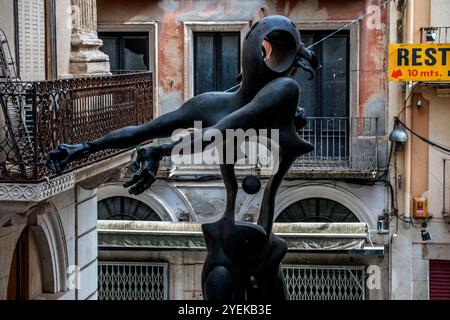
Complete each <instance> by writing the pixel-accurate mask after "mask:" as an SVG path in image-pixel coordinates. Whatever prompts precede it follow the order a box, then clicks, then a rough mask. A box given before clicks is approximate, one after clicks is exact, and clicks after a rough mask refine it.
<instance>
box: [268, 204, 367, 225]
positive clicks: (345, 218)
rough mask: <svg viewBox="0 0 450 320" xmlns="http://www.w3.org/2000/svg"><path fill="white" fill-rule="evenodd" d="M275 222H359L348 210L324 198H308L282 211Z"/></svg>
mask: <svg viewBox="0 0 450 320" xmlns="http://www.w3.org/2000/svg"><path fill="white" fill-rule="evenodd" d="M276 222H278V223H295V222H305V223H307V222H316V223H353V222H360V221H359V219H358V218H357V216H356V215H355V214H354V213H353V212H352V211H351V210H350V209H348V208H347V207H345V206H344V205H342V204H340V203H338V202H336V201H333V200H330V199H326V198H308V199H303V200H300V201H297V202H295V203H293V204H291V205H290V206H289V207H287V208H286V209H284V210H283V211H282V212H281V213H280V215H279V216H278V217H277V219H276Z"/></svg>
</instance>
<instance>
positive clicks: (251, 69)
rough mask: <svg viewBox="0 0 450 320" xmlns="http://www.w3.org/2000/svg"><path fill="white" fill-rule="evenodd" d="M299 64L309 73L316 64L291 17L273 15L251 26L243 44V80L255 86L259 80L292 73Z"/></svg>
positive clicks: (269, 79)
mask: <svg viewBox="0 0 450 320" xmlns="http://www.w3.org/2000/svg"><path fill="white" fill-rule="evenodd" d="M305 62H308V63H309V64H310V65H311V67H312V68H309V66H307V65H306V64H305ZM299 67H300V68H303V69H306V70H308V71H310V72H312V70H315V69H317V68H318V67H319V63H318V60H317V58H316V57H315V55H314V53H313V52H312V51H310V50H308V49H306V48H305V47H304V45H303V43H302V42H301V36H300V32H299V31H298V29H297V27H296V26H295V24H294V23H293V22H292V21H291V20H289V19H288V18H286V17H284V16H279V15H274V16H268V17H265V18H263V19H261V20H259V21H257V22H256V23H255V24H254V25H253V26H252V28H251V30H250V31H249V33H248V34H247V36H246V38H245V41H244V45H243V52H242V71H243V73H242V77H243V81H247V82H249V83H255V85H257V84H260V83H261V81H263V82H264V83H269V82H270V81H272V80H274V79H276V78H279V77H285V76H291V75H293V74H294V73H295V72H296V70H297V68H299Z"/></svg>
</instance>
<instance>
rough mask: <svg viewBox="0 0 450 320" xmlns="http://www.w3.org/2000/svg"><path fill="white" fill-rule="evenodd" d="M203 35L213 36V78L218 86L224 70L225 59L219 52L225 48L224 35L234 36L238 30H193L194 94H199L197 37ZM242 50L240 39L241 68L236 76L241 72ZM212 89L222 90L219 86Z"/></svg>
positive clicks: (239, 59) (239, 63)
mask: <svg viewBox="0 0 450 320" xmlns="http://www.w3.org/2000/svg"><path fill="white" fill-rule="evenodd" d="M199 34H200V35H203V36H211V37H213V50H214V59H213V60H214V61H213V74H214V80H213V82H214V85H215V86H216V87H217V86H219V84H220V75H221V74H222V70H221V63H220V62H221V61H223V60H219V53H220V51H221V49H222V48H223V41H222V40H223V39H222V37H223V36H230V35H233V36H236V32H230V31H227V32H222V31H216V32H204V31H194V32H193V41H194V55H193V59H194V63H193V68H194V70H193V76H194V87H193V90H194V94H197V93H196V91H197V90H196V84H197V79H196V74H195V72H196V71H197V70H196V69H197V59H196V56H195V49H196V46H197V45H198V43H197V41H198V38H196V37H197V36H198V35H199ZM241 52H242V44H241V41H240V40H239V57H238V68H239V70H238V72H237V73H236V75H235V76H236V77H237V76H238V74H239V73H240V71H241V59H242V57H241V54H240V53H241ZM237 84H238V83H236V84H234V85H233V86H235V85H237ZM212 91H220V89H218V88H213V89H212Z"/></svg>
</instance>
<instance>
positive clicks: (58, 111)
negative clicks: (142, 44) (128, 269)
mask: <svg viewBox="0 0 450 320" xmlns="http://www.w3.org/2000/svg"><path fill="white" fill-rule="evenodd" d="M0 8H1V10H0V15H1V18H0V28H1V29H2V30H1V32H0V38H1V39H0V44H1V48H0V49H1V51H0V53H1V56H0V58H1V59H0V67H1V70H0V106H1V112H0V114H1V115H0V261H1V263H0V299H12V300H14V299H52V300H53V299H69V300H73V299H76V300H86V299H97V281H98V280H97V279H98V274H97V273H98V267H97V192H96V187H97V186H99V185H100V184H101V183H102V181H104V179H107V177H108V175H110V174H111V171H110V170H113V172H114V169H115V168H117V167H120V166H121V165H122V166H123V165H124V164H126V163H127V162H129V159H130V154H131V153H130V152H128V153H120V154H118V153H117V152H112V153H111V152H107V153H104V154H97V155H95V156H93V157H92V158H90V159H87V161H84V162H82V163H76V164H74V166H72V168H71V170H69V171H67V172H66V173H64V174H62V175H60V176H55V175H54V174H52V173H51V172H50V171H48V169H46V168H45V165H44V163H45V159H46V155H47V153H48V152H49V151H50V150H52V149H54V148H56V147H57V145H58V144H60V143H62V142H64V141H66V142H69V143H76V141H77V139H80V140H86V139H92V138H95V137H96V136H97V137H99V136H101V135H104V134H105V133H107V132H109V131H111V130H113V129H115V128H120V127H122V126H127V125H133V124H138V123H142V122H145V121H149V120H150V119H151V118H152V117H153V114H152V78H151V74H150V73H141V74H123V75H111V74H110V72H109V58H108V57H107V56H106V55H105V54H103V53H101V52H100V51H99V50H98V49H99V47H100V46H101V45H102V42H101V41H100V40H99V39H98V38H97V33H96V16H97V13H96V2H95V1H86V0H80V1H73V2H72V3H71V2H70V1H44V0H18V1H10V0H4V1H1V2H0ZM74 10H75V11H76V12H75V13H74V12H73V11H74ZM98 74H101V75H102V76H97V77H92V76H93V75H98ZM118 87H119V88H120V89H118ZM130 92H134V93H137V92H139V94H135V95H133V96H132V97H131V96H130V94H129V93H130ZM119 100H120V101H121V102H122V103H121V106H120V108H116V109H113V107H114V106H115V105H117V103H116V101H119ZM138 105H140V106H144V109H143V108H142V107H141V108H139V107H138ZM94 107H95V108H94ZM124 113H125V114H128V115H130V116H128V117H124ZM102 114H103V116H102ZM118 118H119V119H120V121H119V122H117V119H118ZM114 119H116V120H114ZM104 126H106V127H108V129H106V130H102V129H101V128H105V127H104ZM80 142H81V141H80ZM99 175H100V176H99ZM102 176H103V178H102ZM82 185H83V186H82Z"/></svg>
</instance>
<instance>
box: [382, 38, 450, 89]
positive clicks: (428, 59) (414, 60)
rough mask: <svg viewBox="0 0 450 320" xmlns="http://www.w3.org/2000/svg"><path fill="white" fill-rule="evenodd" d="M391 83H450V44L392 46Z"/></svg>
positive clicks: (390, 56)
mask: <svg viewBox="0 0 450 320" xmlns="http://www.w3.org/2000/svg"><path fill="white" fill-rule="evenodd" d="M389 81H436V82H439V81H450V43H436V44H390V45H389Z"/></svg>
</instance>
